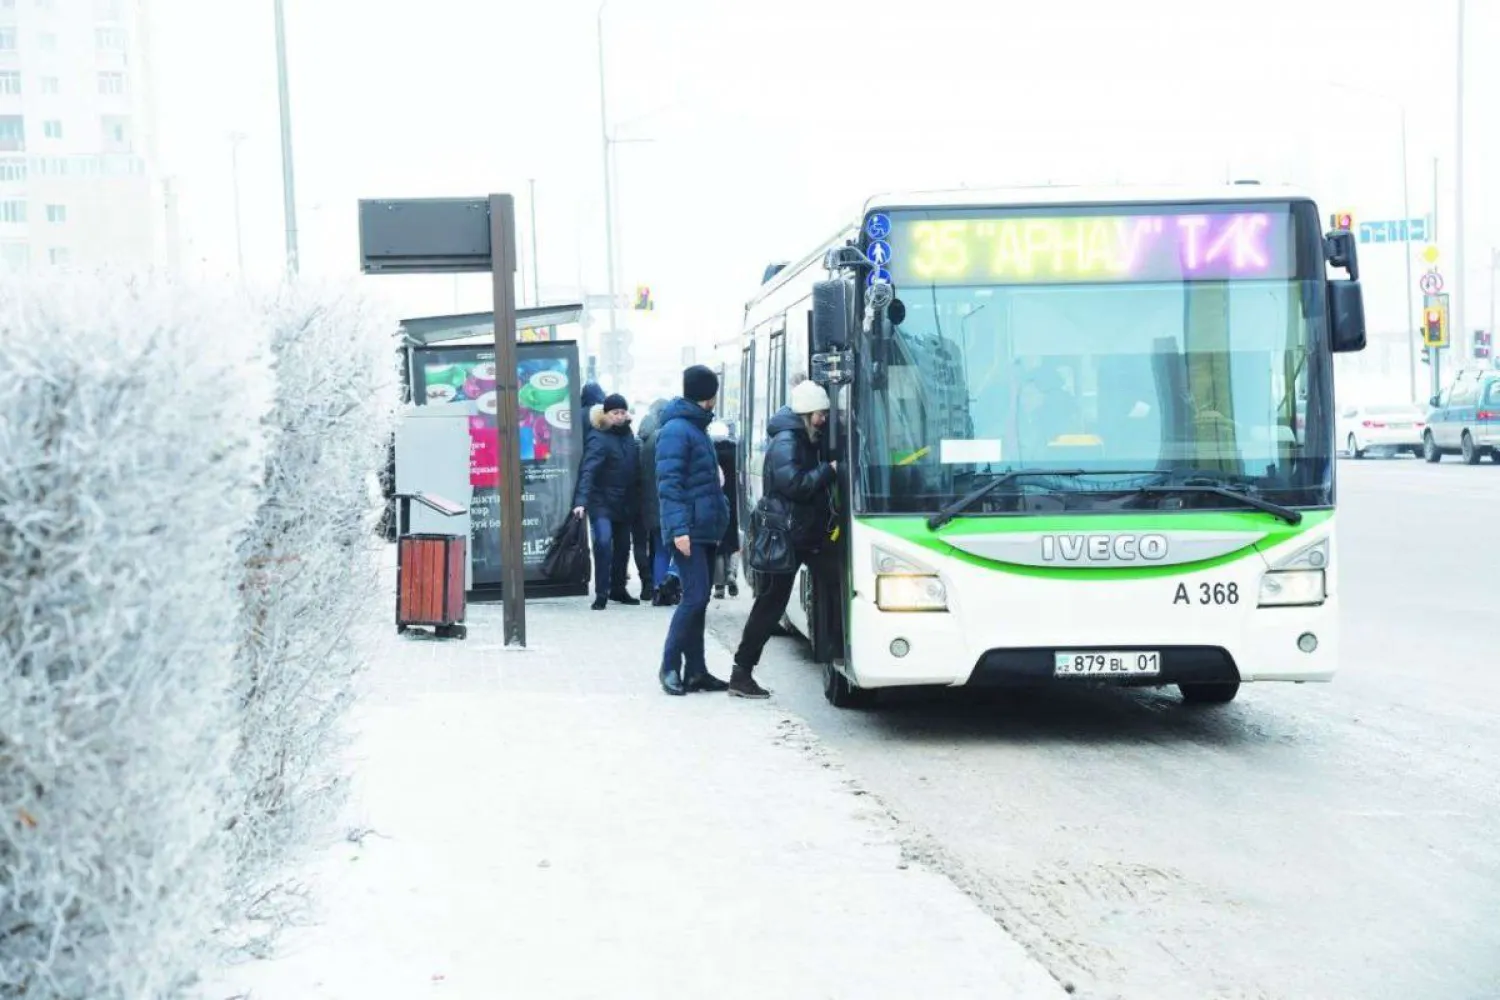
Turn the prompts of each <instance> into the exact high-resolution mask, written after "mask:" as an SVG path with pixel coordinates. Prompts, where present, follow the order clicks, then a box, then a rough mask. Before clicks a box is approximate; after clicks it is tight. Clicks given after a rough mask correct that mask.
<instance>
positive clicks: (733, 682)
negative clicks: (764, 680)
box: [729, 664, 771, 699]
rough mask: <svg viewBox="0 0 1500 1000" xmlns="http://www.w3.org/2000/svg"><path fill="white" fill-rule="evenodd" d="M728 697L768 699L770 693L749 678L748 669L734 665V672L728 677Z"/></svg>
mask: <svg viewBox="0 0 1500 1000" xmlns="http://www.w3.org/2000/svg"><path fill="white" fill-rule="evenodd" d="M729 697H731V698H756V699H760V698H769V697H771V692H769V691H767V690H766V689H765V688H763V687H761V686H760V685H759V684H757V683H755V678H753V677H751V676H750V668H749V667H742V666H739V665H738V664H736V665H735V668H734V672H733V673H731V674H730V675H729Z"/></svg>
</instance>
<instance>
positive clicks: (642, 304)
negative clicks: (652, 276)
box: [635, 285, 656, 311]
mask: <svg viewBox="0 0 1500 1000" xmlns="http://www.w3.org/2000/svg"><path fill="white" fill-rule="evenodd" d="M635 308H636V309H639V310H643V311H649V310H652V309H655V308H656V301H655V300H654V299H652V298H651V286H650V285H637V286H636V289H635Z"/></svg>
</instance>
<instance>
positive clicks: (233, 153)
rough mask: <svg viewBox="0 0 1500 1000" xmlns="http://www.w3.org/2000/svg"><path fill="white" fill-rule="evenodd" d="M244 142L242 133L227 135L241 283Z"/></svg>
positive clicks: (242, 272) (242, 265) (236, 249)
mask: <svg viewBox="0 0 1500 1000" xmlns="http://www.w3.org/2000/svg"><path fill="white" fill-rule="evenodd" d="M244 141H245V133H243V132H232V133H230V135H229V170H230V175H231V176H232V178H233V180H234V253H235V259H236V260H237V261H238V263H239V267H240V280H241V281H244V280H245V237H244V232H243V230H242V229H241V225H240V143H242V142H244Z"/></svg>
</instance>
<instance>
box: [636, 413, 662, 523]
mask: <svg viewBox="0 0 1500 1000" xmlns="http://www.w3.org/2000/svg"><path fill="white" fill-rule="evenodd" d="M666 406H667V402H666V400H662V401H661V402H659V403H653V404H651V409H650V410H649V411H647V413H646V416H645V418H644V419H643V420H641V429H640V434H639V437H640V439H641V523H642V524H644V525H645V526H646V529H647V530H648V531H656V530H658V529H660V528H661V501H660V499H658V497H657V495H656V435H657V434H658V433H659V432H660V431H661V413H662V410H664V409H666Z"/></svg>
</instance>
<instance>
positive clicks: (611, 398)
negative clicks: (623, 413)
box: [604, 392, 630, 413]
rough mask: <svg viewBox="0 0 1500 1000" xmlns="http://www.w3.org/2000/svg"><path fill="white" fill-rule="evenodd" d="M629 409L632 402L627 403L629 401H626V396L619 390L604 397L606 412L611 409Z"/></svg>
mask: <svg viewBox="0 0 1500 1000" xmlns="http://www.w3.org/2000/svg"><path fill="white" fill-rule="evenodd" d="M628 409H630V404H629V403H627V402H625V397H624V396H622V395H620V394H619V393H618V392H612V393H610V394H609V395H608V396H605V397H604V412H605V413H608V412H609V411H610V410H628Z"/></svg>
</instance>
